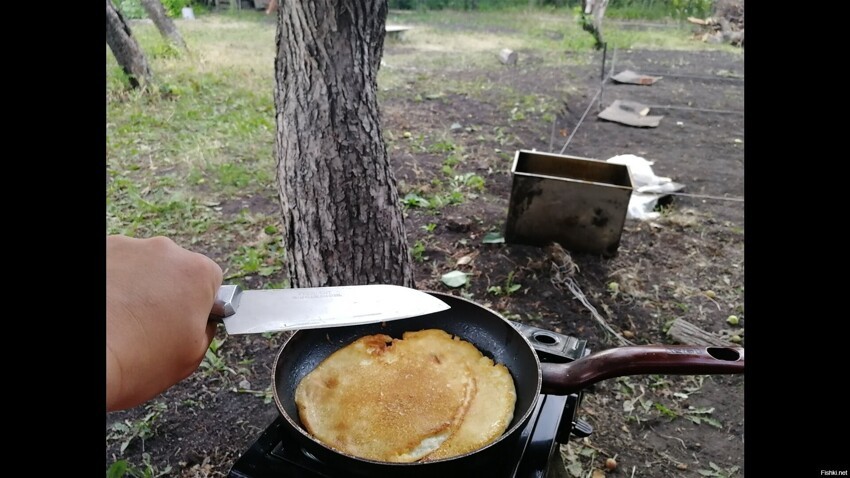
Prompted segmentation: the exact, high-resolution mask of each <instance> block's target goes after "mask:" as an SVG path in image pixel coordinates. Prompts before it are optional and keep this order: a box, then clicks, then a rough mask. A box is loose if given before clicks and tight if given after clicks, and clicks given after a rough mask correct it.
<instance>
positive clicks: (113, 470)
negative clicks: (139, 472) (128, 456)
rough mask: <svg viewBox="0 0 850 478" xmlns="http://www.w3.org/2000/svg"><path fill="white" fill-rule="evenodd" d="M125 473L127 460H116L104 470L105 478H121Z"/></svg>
mask: <svg viewBox="0 0 850 478" xmlns="http://www.w3.org/2000/svg"><path fill="white" fill-rule="evenodd" d="M125 473H127V460H118V461H116V462H115V463H113V464H111V465H110V466H109V469H108V470H106V478H121V477H122V476H124V474H125Z"/></svg>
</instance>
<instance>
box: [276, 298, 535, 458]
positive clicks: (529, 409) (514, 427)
mask: <svg viewBox="0 0 850 478" xmlns="http://www.w3.org/2000/svg"><path fill="white" fill-rule="evenodd" d="M422 291H423V292H426V293H429V294H432V295H436V296H437V297H438V298H439V297H440V296H448V297H451V298H452V299H454V300H460V301H463V302H466V303H468V304H470V305H472V306H475V307H477V308H480V309H482V311H483V312H487V313H489V315H490V316H492V317H493V318H494V319H499V320H501V321H503V322H504V323H505V324H507V325H508V326H510V327H511V329H512V330H513V331H514V332H515V333H516V336H517V337H520V338H521V339H522V343H524V344H525V346H526V347H527V348H528V350H529V351H530V352H531V355H532V356H533V358H534V362H535V365H536V369H537V380H536V390H535V394H534V397H533V399H532V401H531V403H530V404H529V406H528V407H526V409H525V411H523V413H522V415H521V416H520V417H519V419H517V420H515V423H514V424H513V425H512V426H510V427H508V428H507V429H506V430H505V431H504V432H503V433H502V434H501V435H500V436H499V437H498V438H497V439H495V440H493V441H492V442H490V443H488V444H486V445H484V446H482V447H480V448H477V449H475V450H472V451H469V452H466V453H463V454H460V455H454V456H450V457H446V458H440V459H437V460H429V461H414V462H406V463H398V462H391V461H378V460H372V459H369V458H362V457H358V456H355V455H352V454H350V453H346V452H344V451H341V450H338V449H336V448H333V447H331V446H329V445H327V444H325V443H323V442H321V441H319V440H317V439H316V438H314V437H313V436H312V434H310V432H308V431H307V430H305V429H304V428H303V427H302V426H301V425H300V424H298V423H297V422H296V421H295V420H294V419H293V418H292V417H290V416H289V413H287V412H286V408H285V407H284V405H283V403H282V402H281V399H280V396H279V394H278V380H277V369H278V366H279V365H280V361H281V356H282V355H283V353H284V351H285V350H286V346H287V344H289V342H290V341H291V340H293V339H294V338H295V337H296V336H297V335H298V334H299V333H302V330H296V331H295V332H293V333H292V334H291V335H290V336H289V337H287V339H286V340H285V341H284V342H283V344H282V345H281V346H280V348H279V349H278V352H277V354H276V355H275V361H274V365H273V366H272V392H273V397H274V402H275V406H276V407H277V410H278V413H280V414H281V415H282V416H283V418H284V419H285V420H286V421H287V422H288V423H289V425H290V426H291V427H292V428H293V429H295V430H296V431H297V432H298V433H300V434H301V435H302V436H303V437H304V438H306V439H308V440H309V441H310V442H312V443H314V444H316V445H318V446H320V447H322V448H324V449H325V450H327V451H328V452H331V453H335V454H337V455H340V456H342V457H345V458H348V459H352V460H356V461H358V462H362V463H367V464H370V465H377V466H388V467H397V468H408V467H421V466H427V465H430V464H437V463H445V462H450V461H455V460H459V459H462V458H464V457H467V456H472V455H476V454H478V453H481V452H483V451H485V450H487V449H488V448H491V447H493V446H496V445H497V444H498V443H500V442H502V441H503V440H505V439H506V438H507V437H509V436H512V435H513V434H514V433H516V432H517V431H518V429H519V428H521V427H524V426H525V425H526V424H527V422H528V420H529V418H530V417H531V415H532V414H533V413H534V411H535V408H536V407H537V402H538V401H539V400H540V393H541V390H542V387H543V371H542V367H541V366H540V358H539V357H538V356H537V353H536V351H535V350H534V346H533V345H532V344H531V342H530V341H529V340H528V338H526V337H525V336H524V335H523V334H522V333H520V331H519V330H517V329H516V327H514V325H513V324H512V323H511V322H510V321H509V320H508V319H506V318H505V317H503V316H502V315H501V314H499V313H498V312H496V311H494V310H492V309H490V308H489V307H486V306H484V305H482V304H479V303H477V302H475V301H472V300H469V299H467V298H465V297H460V296H456V295H452V294H447V293H444V292H437V291H432V290H427V289H422ZM419 317H421V316H419ZM411 318H415V317H411ZM404 320H407V319H400V321H404ZM395 322H397V321H395ZM309 330H311V329H305V330H304V331H303V332H309ZM452 335H455V334H452ZM458 337H460V336H458ZM460 338H461V339H464V338H463V337H460ZM509 370H510V369H509ZM512 373H513V372H512ZM514 382H516V380H514ZM514 413H515V414H516V410H515V411H514ZM514 416H516V415H514Z"/></svg>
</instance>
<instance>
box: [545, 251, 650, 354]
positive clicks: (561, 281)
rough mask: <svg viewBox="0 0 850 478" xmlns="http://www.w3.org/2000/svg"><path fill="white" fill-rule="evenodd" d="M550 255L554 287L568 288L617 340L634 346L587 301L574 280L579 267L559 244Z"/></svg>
mask: <svg viewBox="0 0 850 478" xmlns="http://www.w3.org/2000/svg"><path fill="white" fill-rule="evenodd" d="M548 249H549V255H550V257H551V258H552V279H551V280H552V285H554V286H555V288H557V289H561V287H566V288H567V289H569V290H570V292H572V294H573V296H575V298H576V299H578V300H579V302H581V303H582V305H584V306H585V307H586V308H587V309H588V310H589V311H590V313H591V315H593V318H594V319H596V321H597V322H598V323H599V325H601V326H602V327H603V328H604V329H605V330H607V331H608V333H610V334H611V335H613V336H614V337H616V338H617V340H618V341H619V342H620V344H622V345H634V344H633V343H632V342H631V341H629V340H628V339H626V338H625V337H623V336H622V335H620V334H619V333H618V332H617V331H616V330H614V329H612V328H611V326H610V325H608V322H606V321H605V319H604V318H602V316H601V315H599V312H598V311H597V310H596V307H594V306H593V304H591V303H590V301H589V300H587V297H586V296H585V295H584V293H583V292H582V291H581V288H580V287H579V285H578V283H576V281H575V279H573V275H575V273H576V272H578V270H579V269H578V265H576V263H575V262H573V259H572V257H570V254H569V253H568V252H567V251H565V250H564V248H563V247H561V246H560V245H559V244H557V243H552V244H550V245H549V248H548Z"/></svg>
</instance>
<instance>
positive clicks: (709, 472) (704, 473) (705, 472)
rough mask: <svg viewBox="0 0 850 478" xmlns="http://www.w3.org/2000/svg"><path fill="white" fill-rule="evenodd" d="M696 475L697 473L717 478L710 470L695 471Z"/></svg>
mask: <svg viewBox="0 0 850 478" xmlns="http://www.w3.org/2000/svg"><path fill="white" fill-rule="evenodd" d="M697 473H699V474H700V475H702V476H717V473H715V472H713V471H711V470H697Z"/></svg>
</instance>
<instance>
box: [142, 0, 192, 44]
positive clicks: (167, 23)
mask: <svg viewBox="0 0 850 478" xmlns="http://www.w3.org/2000/svg"><path fill="white" fill-rule="evenodd" d="M141 2H142V7H143V8H144V9H145V12H147V14H148V17H150V19H151V20H153V24H154V25H156V28H157V30H159V33H160V34H162V36H163V37H164V38H165V39H166V40H167V41H169V42H171V43H172V44H173V45H175V46H177V47H178V48H181V49H183V50H186V42H185V41H183V37H182V36H181V35H180V32H179V31H177V26H176V25H174V22H173V21H172V20H171V18H169V17H168V14H167V13H166V12H165V7H163V6H162V2H160V0H141Z"/></svg>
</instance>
